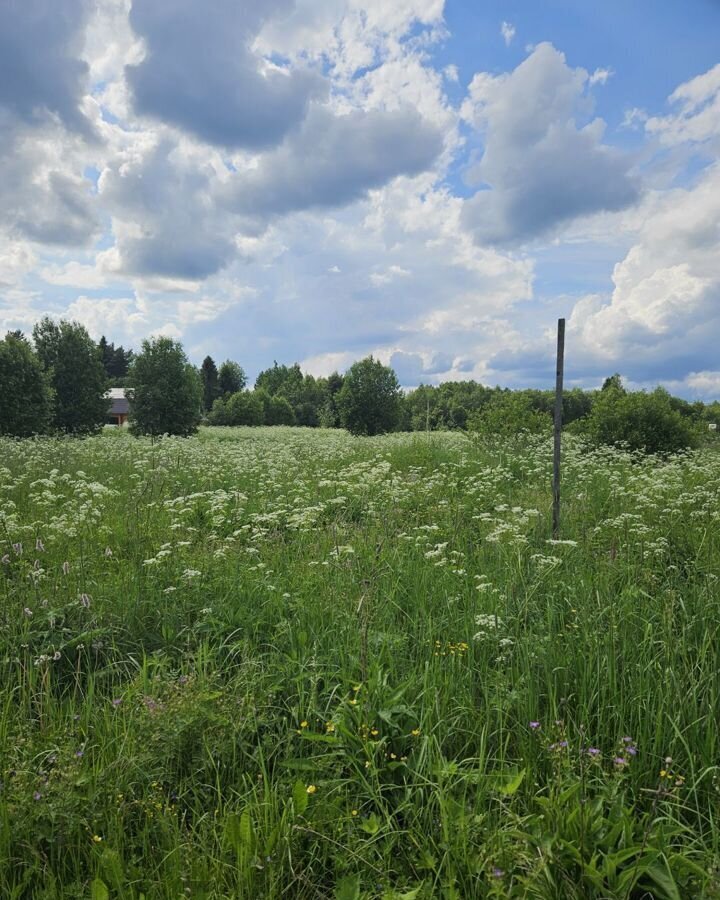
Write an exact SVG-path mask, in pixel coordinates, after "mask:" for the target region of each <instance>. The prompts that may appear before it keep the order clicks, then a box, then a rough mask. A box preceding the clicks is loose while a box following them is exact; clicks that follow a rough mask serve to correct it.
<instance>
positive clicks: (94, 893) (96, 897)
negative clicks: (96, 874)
mask: <svg viewBox="0 0 720 900" xmlns="http://www.w3.org/2000/svg"><path fill="white" fill-rule="evenodd" d="M90 900H110V891H109V890H108V888H107V885H106V884H105V882H104V881H103V880H102V879H101V878H95V879H93V881H92V882H91V883H90Z"/></svg>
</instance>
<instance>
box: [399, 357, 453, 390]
mask: <svg viewBox="0 0 720 900" xmlns="http://www.w3.org/2000/svg"><path fill="white" fill-rule="evenodd" d="M387 365H389V366H391V367H392V368H393V369H394V370H395V374H396V375H397V377H398V381H399V382H400V384H401V385H402V386H403V387H417V385H418V384H420V383H421V382H422V381H425V383H427V382H429V381H433V380H434V379H433V376H434V375H440V374H442V373H444V372H448V371H449V370H450V369H452V367H453V357H452V355H451V354H448V353H411V352H407V351H405V350H395V351H394V352H393V353H391V354H390V356H389V359H387Z"/></svg>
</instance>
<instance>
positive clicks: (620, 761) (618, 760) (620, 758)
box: [613, 756, 628, 769]
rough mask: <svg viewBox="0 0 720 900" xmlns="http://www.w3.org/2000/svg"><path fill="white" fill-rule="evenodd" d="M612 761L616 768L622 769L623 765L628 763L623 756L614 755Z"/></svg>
mask: <svg viewBox="0 0 720 900" xmlns="http://www.w3.org/2000/svg"><path fill="white" fill-rule="evenodd" d="M613 762H614V763H615V765H616V766H617V767H618V769H622V767H623V766H626V765H627V764H628V761H627V760H626V759H625V757H624V756H616V757H615V759H614V760H613Z"/></svg>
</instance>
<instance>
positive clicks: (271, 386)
mask: <svg viewBox="0 0 720 900" xmlns="http://www.w3.org/2000/svg"><path fill="white" fill-rule="evenodd" d="M111 386H113V387H124V388H125V390H126V395H127V397H128V400H129V406H130V428H131V430H132V431H133V432H135V433H138V434H151V435H162V434H178V435H189V434H192V433H194V432H195V431H196V429H197V427H198V425H199V424H201V423H206V424H208V425H217V426H233V425H250V426H252V425H301V426H306V427H323V428H346V429H347V430H349V431H350V432H351V433H353V434H357V435H374V434H381V433H384V432H388V431H438V430H467V431H473V432H477V433H485V434H501V435H502V434H507V435H509V434H513V433H516V432H519V431H530V432H538V433H542V432H543V431H549V429H550V428H551V425H552V414H553V405H554V394H553V392H552V391H550V390H547V391H541V390H530V389H528V390H509V389H506V388H500V387H494V388H491V387H487V386H485V385H482V384H479V383H478V382H475V381H450V382H444V383H442V384H440V385H420V386H419V387H417V388H416V389H414V390H412V391H409V392H407V393H405V392H403V391H402V390H401V388H400V384H399V382H398V379H397V376H396V374H395V372H394V371H393V370H392V369H391V368H390V367H388V366H385V365H383V364H382V363H381V362H380V361H379V360H376V359H374V358H373V357H372V356H369V357H367V358H365V359H363V360H360V361H359V362H356V363H354V364H353V365H352V366H351V367H350V368H349V369H348V371H347V372H345V373H344V374H340V373H338V372H333V373H332V374H331V375H329V376H328V377H319V378H316V377H314V376H312V375H310V374H309V373H303V372H302V370H301V368H300V366H299V364H298V363H295V364H293V365H291V366H287V365H280V364H278V363H277V362H274V363H273V365H272V367H270V368H268V369H265V370H264V371H262V372H260V374H259V375H258V376H257V378H256V380H255V383H254V386H253V388H252V389H250V388H249V387H248V379H247V376H246V374H245V371H244V370H243V368H242V366H241V365H239V364H238V363H237V362H234V361H233V360H225V361H224V362H223V363H221V364H220V366H218V365H217V364H216V362H215V361H214V360H213V358H212V357H211V356H206V357H205V359H204V360H203V362H202V365H201V366H200V367H199V368H196V367H195V366H193V365H192V364H191V363H190V362H189V360H188V358H187V356H186V354H185V351H184V349H183V347H182V344H180V343H179V342H178V341H175V340H173V339H171V338H167V337H158V338H154V339H151V340H146V341H143V343H142V347H141V349H140V351H139V352H138V353H135V352H134V351H132V350H126V349H125V348H123V347H122V346H118V347H116V346H115V345H114V344H113V343H110V342H108V341H107V339H106V338H105V337H104V336H103V337H101V338H100V341H99V342H97V343H95V342H94V341H93V340H92V338H91V337H90V335H89V334H88V332H87V330H86V329H85V328H84V327H83V326H82V325H80V324H79V323H77V322H68V321H65V320H61V321H59V322H55V321H53V320H51V319H50V318H47V317H46V318H44V319H42V320H41V321H40V322H38V323H37V324H36V325H35V327H34V328H33V330H32V340H29V339H28V338H27V337H26V336H25V335H23V334H22V333H21V332H19V331H13V332H9V333H8V334H7V335H6V336H5V338H4V339H3V340H2V341H0V434H7V435H14V436H17V437H27V436H31V435H34V434H48V433H65V434H78V435H83V434H92V433H94V432H97V431H98V430H100V429H101V428H102V427H103V425H104V424H105V423H106V422H107V420H108V414H109V407H110V401H109V399H108V394H107V391H108V388H109V387H111ZM718 419H720V402H717V401H716V402H714V403H711V404H703V403H701V402H699V401H697V402H695V403H690V402H688V401H686V400H683V399H681V398H678V397H672V396H671V395H670V394H668V393H667V391H664V390H663V389H662V388H658V389H656V390H655V391H654V392H651V393H645V392H629V391H627V390H626V389H625V387H624V385H623V384H622V380H621V378H620V376H619V375H617V374H616V375H613V376H611V377H609V378H608V379H606V381H605V383H604V384H603V386H602V388H601V389H600V390H597V391H586V390H581V389H580V388H574V389H572V390H567V391H565V393H564V396H563V420H564V423H565V425H566V426H569V428H570V430H574V431H576V432H578V433H580V434H583V435H585V437H587V438H588V439H589V440H592V441H593V442H595V443H615V442H618V441H621V442H623V443H624V444H625V445H627V446H629V447H631V448H632V447H638V448H640V447H643V448H645V449H652V450H673V449H677V448H678V447H682V446H694V445H696V444H697V443H698V441H699V439H700V436H701V435H702V434H703V433H705V434H706V433H707V431H708V428H707V426H708V423H709V422H717V420H718Z"/></svg>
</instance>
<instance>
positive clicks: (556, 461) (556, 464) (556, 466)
mask: <svg viewBox="0 0 720 900" xmlns="http://www.w3.org/2000/svg"><path fill="white" fill-rule="evenodd" d="M564 365H565V319H558V331H557V368H556V370H555V442H554V446H553V525H552V530H553V538H554V539H555V540H557V539H558V538H559V537H560V437H561V434H562V401H563V369H564Z"/></svg>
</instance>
